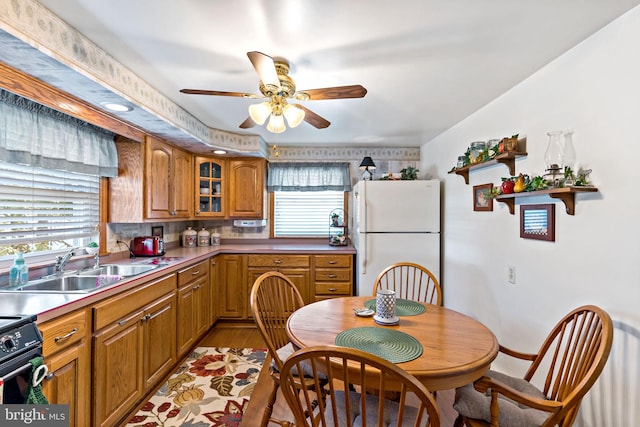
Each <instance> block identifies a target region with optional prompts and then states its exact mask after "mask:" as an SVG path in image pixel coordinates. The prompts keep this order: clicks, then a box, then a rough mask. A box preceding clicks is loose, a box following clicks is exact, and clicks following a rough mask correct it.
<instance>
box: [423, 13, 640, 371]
mask: <svg viewBox="0 0 640 427" xmlns="http://www.w3.org/2000/svg"><path fill="white" fill-rule="evenodd" d="M638 40H640V7H636V8H635V9H634V10H632V11H630V12H629V13H627V14H626V15H624V16H622V17H621V18H619V19H618V20H617V21H614V22H613V23H612V24H610V25H609V26H607V27H605V28H604V29H603V30H601V31H600V32H599V33H597V34H595V35H594V36H592V37H591V38H589V39H587V40H586V41H584V42H583V43H581V44H580V45H578V46H576V47H575V48H574V49H572V50H570V51H569V52H567V53H566V54H564V55H563V56H561V57H560V58H558V59H556V60H555V61H553V62H552V63H550V64H549V65H548V66H546V67H545V68H543V69H542V70H540V71H539V72H537V73H535V74H534V75H533V76H531V77H530V78H529V79H527V80H526V81H524V82H522V83H521V84H519V85H518V86H516V87H514V88H513V89H512V90H510V91H509V92H507V93H505V94H504V95H503V96H501V97H500V98H498V99H496V100H495V101H494V102H492V103H490V104H489V105H487V106H485V107H483V108H482V109H481V110H479V111H477V112H476V113H475V114H473V115H471V116H470V117H468V118H467V119H465V120H464V121H463V122H461V123H459V124H458V125H456V126H455V127H453V128H451V129H450V130H448V131H447V132H445V133H443V134H442V135H440V136H438V137H437V138H435V139H433V140H431V141H428V142H426V143H425V144H423V146H422V152H421V159H422V160H421V165H420V170H421V171H424V172H426V173H427V175H428V176H429V177H437V178H439V179H441V180H442V182H443V184H442V185H443V209H444V215H443V221H444V223H443V231H444V233H443V254H444V256H443V259H444V261H443V270H442V285H443V288H444V297H445V305H446V306H447V307H450V308H453V309H456V310H458V311H461V312H463V313H466V314H469V315H471V316H472V317H475V318H477V319H479V320H481V321H482V322H483V323H485V324H486V325H487V326H488V327H489V328H491V330H493V331H494V333H495V334H496V336H497V338H498V340H499V341H500V342H501V343H502V344H504V345H507V346H509V347H512V348H515V349H520V350H523V351H535V350H537V348H538V346H539V345H540V343H541V341H542V339H543V338H544V337H545V336H546V334H547V333H548V332H549V330H550V329H551V328H552V327H553V325H554V324H555V323H556V322H557V321H558V320H559V319H560V318H561V317H562V316H563V315H564V314H565V313H566V312H568V311H570V310H571V309H573V308H575V307H577V306H579V305H582V304H596V305H599V306H601V307H602V308H604V309H605V310H607V311H609V313H610V314H611V315H612V317H615V318H624V319H627V320H630V322H631V323H633V324H635V325H636V326H637V325H640V310H639V309H638V308H639V305H640V280H638V279H639V277H638V276H639V274H640V242H639V241H640V239H639V237H640V236H639V235H640V231H639V227H640V191H638V189H639V188H640V167H639V166H640V138H639V137H638V129H639V124H640V49H638ZM567 129H574V130H575V133H574V138H573V140H574V145H575V148H576V152H577V164H578V165H582V166H583V167H586V168H591V169H593V173H592V174H591V181H592V182H593V184H594V185H595V186H597V187H598V189H599V192H598V193H592V194H589V195H578V196H577V197H576V210H575V216H570V215H567V214H566V213H565V211H564V205H563V204H562V203H561V202H559V201H558V202H554V199H550V198H548V197H545V196H537V197H527V198H522V199H520V198H519V199H517V202H516V210H515V215H510V214H509V212H508V210H507V208H506V206H505V205H504V204H503V203H498V202H494V209H493V212H474V211H473V208H472V188H473V186H474V185H479V184H485V183H493V184H494V185H497V184H498V183H500V181H501V180H500V178H501V177H506V176H508V175H509V172H508V169H507V168H506V167H505V166H503V165H495V166H491V167H489V168H486V169H481V170H477V171H472V172H471V174H470V179H469V185H465V183H464V180H463V178H462V177H460V176H457V175H454V174H447V172H448V171H449V170H450V169H451V168H452V167H453V166H454V165H455V163H456V159H457V156H458V155H460V154H462V153H464V151H465V150H466V148H467V147H468V145H469V143H470V142H471V141H475V140H487V139H489V138H501V137H504V136H510V135H511V134H514V133H520V135H521V136H526V137H527V151H528V153H529V155H528V156H527V157H526V158H524V159H521V160H518V161H517V163H516V174H517V173H520V172H522V173H528V174H530V175H542V174H543V173H544V151H545V149H546V146H547V142H548V137H547V135H546V133H547V132H548V131H551V130H567ZM531 203H555V206H556V241H555V242H544V241H536V240H529V239H521V238H520V237H519V211H520V204H531ZM509 265H513V266H515V267H516V284H515V285H511V284H509V283H508V282H507V268H508V266H509ZM500 363H501V362H500V360H498V367H499V368H500V367H501V368H502V369H507V370H509V369H512V370H513V369H514V367H513V366H509V365H507V366H505V365H502V366H500ZM502 363H504V362H502Z"/></svg>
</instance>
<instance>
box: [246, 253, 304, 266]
mask: <svg viewBox="0 0 640 427" xmlns="http://www.w3.org/2000/svg"><path fill="white" fill-rule="evenodd" d="M249 267H276V268H279V267H309V255H249Z"/></svg>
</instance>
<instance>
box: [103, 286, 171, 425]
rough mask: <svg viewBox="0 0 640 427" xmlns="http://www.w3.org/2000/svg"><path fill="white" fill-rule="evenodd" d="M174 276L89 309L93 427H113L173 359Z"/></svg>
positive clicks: (169, 365) (169, 367) (158, 380)
mask: <svg viewBox="0 0 640 427" xmlns="http://www.w3.org/2000/svg"><path fill="white" fill-rule="evenodd" d="M176 285H177V281H176V275H175V274H172V275H169V276H167V277H164V278H161V279H158V280H154V281H151V282H149V283H147V284H144V285H141V286H140V287H138V288H136V289H133V290H131V291H127V292H123V293H121V294H119V295H116V296H115V297H113V298H110V299H108V300H105V301H103V302H99V303H97V304H96V305H94V306H93V327H94V330H95V331H96V332H95V333H94V336H93V366H94V369H93V392H94V395H93V404H92V406H93V425H94V426H113V425H117V423H118V422H119V421H121V420H122V418H123V417H125V416H126V415H127V414H128V413H129V411H131V410H132V409H133V408H134V407H135V405H137V404H138V403H139V402H140V400H141V399H142V398H143V397H144V396H145V395H146V393H147V392H149V391H150V390H152V389H153V387H155V386H157V384H158V383H159V382H160V381H161V380H162V379H163V378H164V377H165V376H166V375H167V373H168V372H169V370H170V369H171V368H173V366H174V365H175V363H176V361H177V358H176Z"/></svg>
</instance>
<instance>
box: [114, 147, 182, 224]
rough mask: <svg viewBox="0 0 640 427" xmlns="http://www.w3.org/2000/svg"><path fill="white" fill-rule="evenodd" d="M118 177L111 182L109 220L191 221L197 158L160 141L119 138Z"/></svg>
mask: <svg viewBox="0 0 640 427" xmlns="http://www.w3.org/2000/svg"><path fill="white" fill-rule="evenodd" d="M116 148H117V150H118V176H117V177H115V178H110V179H109V215H108V217H109V221H108V222H145V221H157V220H158V219H163V220H174V219H175V220H178V219H188V218H191V216H192V212H193V196H192V194H193V191H192V188H193V156H192V155H191V154H190V153H188V152H186V151H184V150H181V149H179V148H177V147H174V146H172V145H170V144H167V143H165V142H164V141H161V140H159V139H156V138H153V137H150V136H147V137H146V138H145V141H144V142H143V143H138V142H135V141H131V140H128V139H126V138H123V137H116Z"/></svg>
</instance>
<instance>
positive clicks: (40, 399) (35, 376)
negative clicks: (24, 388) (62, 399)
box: [24, 356, 49, 405]
mask: <svg viewBox="0 0 640 427" xmlns="http://www.w3.org/2000/svg"><path fill="white" fill-rule="evenodd" d="M43 362H44V360H43V359H42V357H40V356H38V357H34V358H33V359H31V360H30V361H29V363H31V380H30V381H29V393H27V400H26V401H25V402H24V403H26V404H36V405H48V404H49V401H48V400H47V398H46V397H45V395H44V394H43V393H42V380H43V379H44V377H46V376H47V367H46V365H43Z"/></svg>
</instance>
